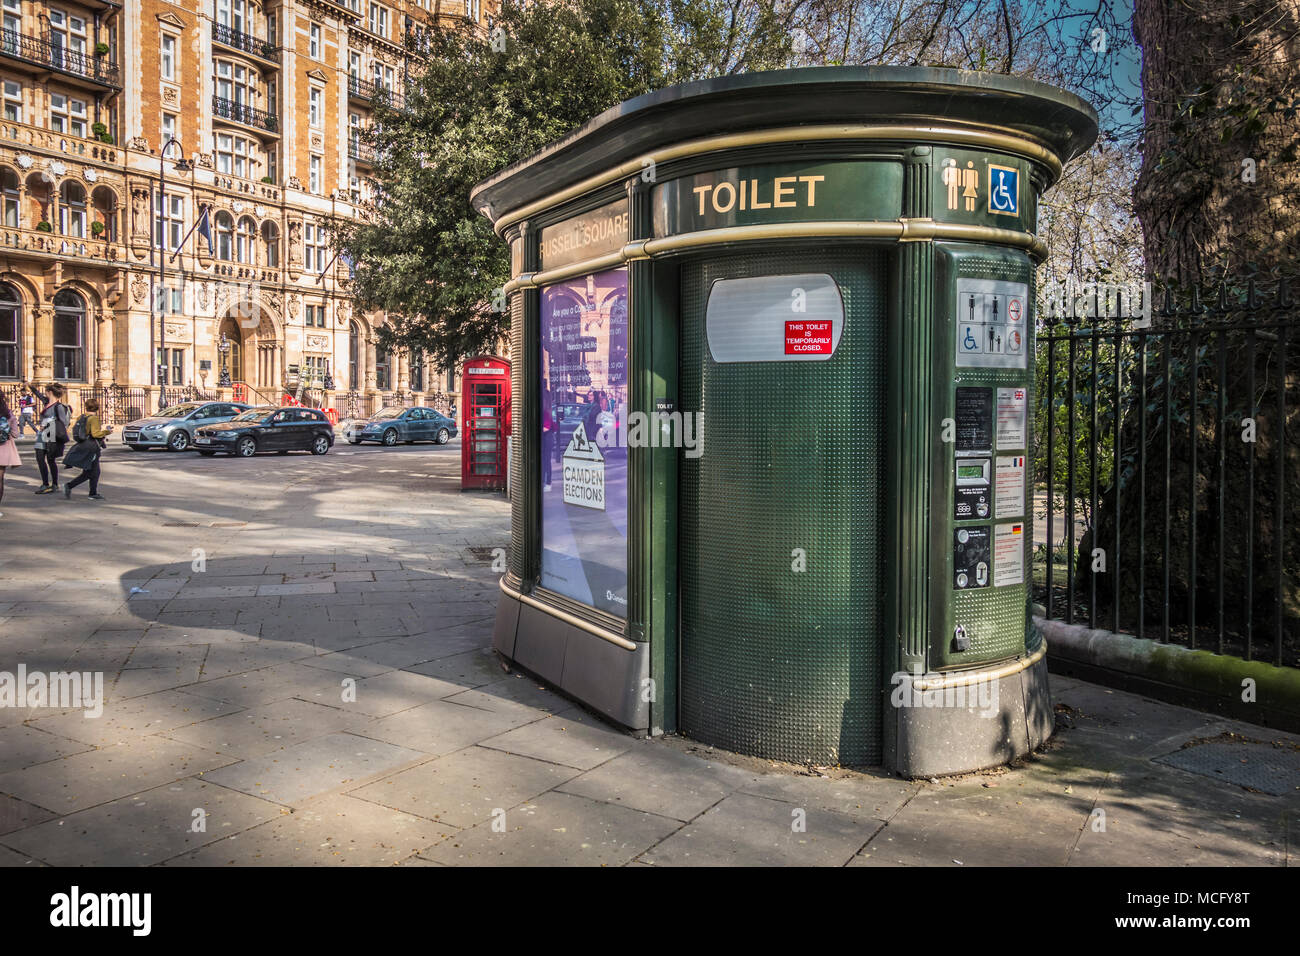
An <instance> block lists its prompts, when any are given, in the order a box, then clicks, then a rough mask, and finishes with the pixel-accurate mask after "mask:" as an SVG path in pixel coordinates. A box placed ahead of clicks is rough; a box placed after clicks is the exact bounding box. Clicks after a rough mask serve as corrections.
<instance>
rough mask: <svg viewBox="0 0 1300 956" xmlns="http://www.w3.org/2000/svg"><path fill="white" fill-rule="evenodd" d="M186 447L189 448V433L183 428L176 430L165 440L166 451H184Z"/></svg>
mask: <svg viewBox="0 0 1300 956" xmlns="http://www.w3.org/2000/svg"><path fill="white" fill-rule="evenodd" d="M188 447H190V433H189V432H187V431H186V430H185V429H183V428H178V429H176V431H174V432H172V433H171V437H170V438H168V439H167V450H168V451H184V450H185V449H186V448H188Z"/></svg>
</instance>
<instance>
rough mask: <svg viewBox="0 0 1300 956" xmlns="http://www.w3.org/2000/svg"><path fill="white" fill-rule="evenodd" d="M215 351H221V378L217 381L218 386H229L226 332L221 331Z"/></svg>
mask: <svg viewBox="0 0 1300 956" xmlns="http://www.w3.org/2000/svg"><path fill="white" fill-rule="evenodd" d="M217 351H218V352H220V353H221V378H220V380H219V381H218V382H217V385H218V386H219V387H220V388H230V369H229V368H228V367H227V364H226V357H227V356H228V355H230V339H228V338H226V333H225V332H222V333H221V341H220V342H218V343H217Z"/></svg>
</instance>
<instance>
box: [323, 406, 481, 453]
mask: <svg viewBox="0 0 1300 956" xmlns="http://www.w3.org/2000/svg"><path fill="white" fill-rule="evenodd" d="M339 431H341V432H342V433H343V435H344V437H345V438H347V440H348V444H350V445H360V444H361V443H362V442H363V441H373V442H380V443H381V444H384V445H396V444H397V443H398V442H406V444H408V445H409V444H412V443H413V442H417V441H431V442H437V443H438V444H439V445H445V444H447V442H449V441H451V439H453V438H455V437H456V423H455V422H454V421H452V420H451V419H450V418H448V417H447V416H446V415H443V414H442V413H440V412H436V411H434V410H433V409H432V408H384V409H381V410H380V411H379V413H378V414H376V415H375V416H374V417H372V418H364V419H363V418H353V419H348V420H347V421H343V422H339Z"/></svg>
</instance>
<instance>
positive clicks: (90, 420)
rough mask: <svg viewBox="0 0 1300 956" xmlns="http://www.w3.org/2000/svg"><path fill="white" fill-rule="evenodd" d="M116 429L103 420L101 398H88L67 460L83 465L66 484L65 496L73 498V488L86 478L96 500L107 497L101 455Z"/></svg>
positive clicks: (65, 462) (75, 426)
mask: <svg viewBox="0 0 1300 956" xmlns="http://www.w3.org/2000/svg"><path fill="white" fill-rule="evenodd" d="M112 430H113V428H112V426H109V427H108V428H105V427H104V426H103V424H101V423H100V421H99V401H98V400H97V399H93V398H88V399H86V411H85V412H84V413H83V414H82V416H81V417H80V418H78V419H77V424H75V425H73V426H72V440H73V441H74V442H76V444H74V445H73V446H72V451H70V452H68V457H67V458H65V459H63V463H64V464H65V465H67V466H68V467H69V468H80V469H81V474H80V475H78V476H77V477H76V478H73V479H72V480H71V481H69V482H68V483H67V484H65V485H64V486H63V497H65V498H71V497H72V489H73V488H75V487H77V485H79V484H81V483H82V482H83V481H89V482H90V497H91V498H93V499H94V500H95V501H103V500H104V496H103V495H101V494H100V493H99V456H100V452H102V451H103V449H104V439H105V438H107V437H108V433H109V432H111V431H112Z"/></svg>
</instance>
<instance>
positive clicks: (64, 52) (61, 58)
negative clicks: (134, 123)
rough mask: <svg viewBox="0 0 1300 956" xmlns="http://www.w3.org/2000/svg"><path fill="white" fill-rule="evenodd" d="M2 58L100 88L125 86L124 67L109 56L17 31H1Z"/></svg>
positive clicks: (0, 55)
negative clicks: (76, 49)
mask: <svg viewBox="0 0 1300 956" xmlns="http://www.w3.org/2000/svg"><path fill="white" fill-rule="evenodd" d="M0 57H5V58H6V59H7V60H9V61H10V62H14V63H17V64H21V65H24V66H28V67H37V68H39V69H41V70H52V71H54V72H55V73H60V74H62V75H64V76H67V77H72V78H74V79H77V80H84V81H86V82H88V83H93V84H95V85H96V86H99V87H108V88H110V89H115V90H120V89H121V88H122V79H121V70H120V69H119V68H118V65H117V64H116V63H115V62H113V61H112V60H110V59H109V58H108V56H107V55H103V56H100V55H98V54H94V53H82V52H78V51H75V50H69V49H68V48H66V47H63V46H57V45H55V44H53V43H50V42H48V41H47V40H42V39H40V38H39V37H29V36H26V35H24V34H22V33H15V32H14V31H13V30H0Z"/></svg>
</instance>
